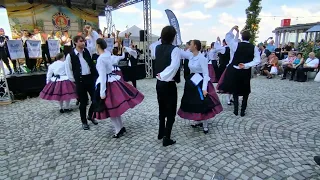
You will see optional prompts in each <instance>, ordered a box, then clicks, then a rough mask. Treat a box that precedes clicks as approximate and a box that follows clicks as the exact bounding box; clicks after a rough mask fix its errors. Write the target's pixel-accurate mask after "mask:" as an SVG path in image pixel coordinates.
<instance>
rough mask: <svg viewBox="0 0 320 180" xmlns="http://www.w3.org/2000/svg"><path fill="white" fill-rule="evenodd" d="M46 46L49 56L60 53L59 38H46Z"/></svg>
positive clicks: (52, 56)
mask: <svg viewBox="0 0 320 180" xmlns="http://www.w3.org/2000/svg"><path fill="white" fill-rule="evenodd" d="M48 48H49V53H50V57H51V58H54V57H56V56H57V54H59V53H60V42H59V40H54V39H49V40H48Z"/></svg>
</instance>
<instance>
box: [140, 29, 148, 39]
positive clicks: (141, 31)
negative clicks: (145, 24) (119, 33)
mask: <svg viewBox="0 0 320 180" xmlns="http://www.w3.org/2000/svg"><path fill="white" fill-rule="evenodd" d="M145 35H147V31H146V30H140V41H144V36H145Z"/></svg>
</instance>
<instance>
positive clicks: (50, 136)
mask: <svg viewBox="0 0 320 180" xmlns="http://www.w3.org/2000/svg"><path fill="white" fill-rule="evenodd" d="M319 86H320V84H317V83H315V82H311V81H310V82H306V83H298V82H291V81H288V80H286V81H280V80H279V78H278V79H272V80H267V79H265V78H264V77H258V78H254V79H253V80H252V94H251V96H250V98H249V105H248V111H247V116H245V117H243V118H241V117H236V116H234V115H233V114H232V107H231V106H227V105H226V100H225V95H219V96H220V99H221V101H222V103H223V104H224V108H225V109H224V112H222V113H221V114H219V115H218V116H216V117H215V118H214V119H212V121H211V123H210V126H209V129H210V132H209V134H207V135H204V134H203V132H202V131H201V130H200V129H192V128H191V127H190V122H189V121H186V120H183V119H181V118H179V117H177V121H176V123H175V125H174V129H173V135H172V137H173V138H174V139H175V140H177V144H175V145H173V146H170V147H162V145H161V141H158V140H157V130H158V123H157V117H158V115H157V113H158V110H157V100H156V92H155V80H154V79H153V80H150V79H146V80H140V81H138V88H139V89H140V90H141V92H143V93H144V94H145V100H144V102H143V103H142V104H141V105H139V106H137V107H136V108H135V109H133V110H130V111H128V112H127V113H125V114H124V116H123V120H124V123H125V126H126V127H127V131H128V132H127V134H126V135H125V136H123V137H121V138H120V139H112V138H111V136H112V134H113V132H112V125H111V123H110V121H109V120H105V121H100V123H99V125H97V126H94V125H92V124H90V126H91V130H90V131H84V130H82V128H81V124H80V119H79V111H78V110H76V108H77V107H76V106H75V103H74V102H73V107H74V108H75V111H74V112H72V113H70V114H60V113H59V112H58V105H57V104H56V103H52V102H47V101H43V100H40V99H39V98H32V99H28V100H24V101H19V102H16V103H14V104H11V105H9V106H2V107H0V117H1V122H2V123H1V149H0V157H1V159H0V172H1V174H0V179H12V180H18V179H21V180H23V179H41V180H42V179H62V180H68V179H80V180H87V179H89V180H91V179H123V180H125V179H128V180H129V179H148V180H149V179H151V180H156V179H168V180H171V179H172V180H173V179H177V180H179V179H181V180H183V179H186V180H189V179H195V180H196V179H199V180H200V179H205V180H206V179H207V180H223V179H230V180H232V179H253V180H259V179H270V180H272V179H276V180H277V179H288V180H291V179H320V166H317V165H316V164H315V162H314V161H313V156H315V155H320V102H319V100H320V87H319ZM182 91H183V83H181V84H179V96H180V97H181V96H182Z"/></svg>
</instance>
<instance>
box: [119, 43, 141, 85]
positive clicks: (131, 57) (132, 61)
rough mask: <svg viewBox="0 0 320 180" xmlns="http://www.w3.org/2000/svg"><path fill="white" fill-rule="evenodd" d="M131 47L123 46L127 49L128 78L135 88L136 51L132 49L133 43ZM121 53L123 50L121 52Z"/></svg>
mask: <svg viewBox="0 0 320 180" xmlns="http://www.w3.org/2000/svg"><path fill="white" fill-rule="evenodd" d="M131 47H132V48H129V47H124V49H125V50H126V51H127V53H126V54H127V58H128V66H129V77H128V80H129V81H131V83H132V85H133V87H135V88H137V66H138V59H137V58H138V53H137V51H136V50H134V47H133V45H131ZM122 53H123V52H122Z"/></svg>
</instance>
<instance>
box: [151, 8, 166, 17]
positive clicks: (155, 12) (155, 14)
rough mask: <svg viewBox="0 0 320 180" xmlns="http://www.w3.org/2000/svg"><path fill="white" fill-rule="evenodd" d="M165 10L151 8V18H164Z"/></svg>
mask: <svg viewBox="0 0 320 180" xmlns="http://www.w3.org/2000/svg"><path fill="white" fill-rule="evenodd" d="M163 16H164V15H163V12H162V11H159V10H157V9H151V18H155V19H161V18H163Z"/></svg>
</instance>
